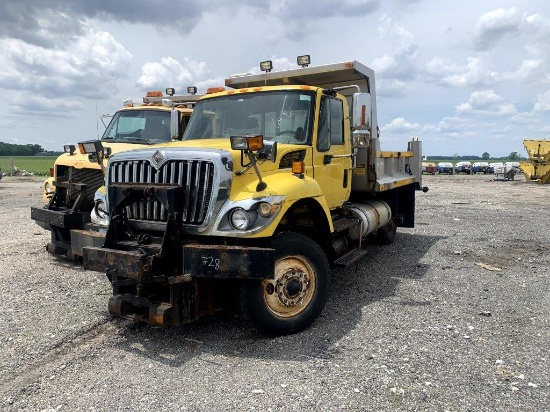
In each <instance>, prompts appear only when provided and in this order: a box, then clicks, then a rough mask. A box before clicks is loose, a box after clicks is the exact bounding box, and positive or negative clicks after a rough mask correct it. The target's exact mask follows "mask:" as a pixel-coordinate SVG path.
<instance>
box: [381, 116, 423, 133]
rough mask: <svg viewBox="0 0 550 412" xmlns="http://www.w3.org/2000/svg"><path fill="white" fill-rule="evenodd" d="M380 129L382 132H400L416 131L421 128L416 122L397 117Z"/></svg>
mask: <svg viewBox="0 0 550 412" xmlns="http://www.w3.org/2000/svg"><path fill="white" fill-rule="evenodd" d="M380 129H381V130H382V131H383V132H389V133H396V134H402V133H409V132H415V131H418V130H420V129H421V126H420V125H419V124H418V123H411V122H408V121H407V120H405V119H404V118H403V117H397V118H395V119H393V120H392V121H391V122H390V123H388V124H386V125H385V126H382V127H381V128H380Z"/></svg>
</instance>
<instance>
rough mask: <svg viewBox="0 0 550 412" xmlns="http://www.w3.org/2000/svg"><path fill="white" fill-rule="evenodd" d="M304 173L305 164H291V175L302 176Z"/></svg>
mask: <svg viewBox="0 0 550 412" xmlns="http://www.w3.org/2000/svg"><path fill="white" fill-rule="evenodd" d="M305 172H306V164H305V163H304V162H292V174H295V175H303V174H304V173H305Z"/></svg>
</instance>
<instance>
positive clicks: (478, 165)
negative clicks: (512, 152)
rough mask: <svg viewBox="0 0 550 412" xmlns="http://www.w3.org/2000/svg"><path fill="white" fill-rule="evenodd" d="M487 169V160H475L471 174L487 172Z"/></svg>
mask: <svg viewBox="0 0 550 412" xmlns="http://www.w3.org/2000/svg"><path fill="white" fill-rule="evenodd" d="M487 169H489V163H487V162H475V163H474V164H473V165H472V174H474V175H475V174H476V173H484V174H487V173H488V170H487Z"/></svg>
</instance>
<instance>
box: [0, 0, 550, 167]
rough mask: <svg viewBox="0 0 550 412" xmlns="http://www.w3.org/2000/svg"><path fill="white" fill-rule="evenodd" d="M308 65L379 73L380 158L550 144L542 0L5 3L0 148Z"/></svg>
mask: <svg viewBox="0 0 550 412" xmlns="http://www.w3.org/2000/svg"><path fill="white" fill-rule="evenodd" d="M302 54H309V55H311V60H312V65H322V64H328V63H336V62H344V61H352V60H357V61H359V62H361V63H363V64H364V65H366V66H368V67H370V68H372V69H373V70H374V71H375V77H376V88H377V91H376V92H377V106H378V124H379V125H380V129H381V136H380V139H381V146H382V149H383V150H405V149H406V146H407V141H409V140H410V139H411V138H412V137H418V138H419V139H420V140H422V142H423V143H422V144H423V154H424V155H425V156H428V158H429V156H430V155H432V156H435V155H460V156H464V155H478V156H481V155H482V154H483V153H485V152H487V153H489V154H490V155H491V156H493V157H501V156H507V155H509V154H510V153H511V152H518V153H519V154H520V155H522V156H524V157H525V156H526V152H525V149H524V148H523V140H524V139H544V138H546V139H548V135H549V134H550V2H548V1H547V0H522V1H519V0H515V1H507V0H499V1H493V0H483V1H480V0H463V1H461V2H449V1H440V0H439V1H438V0H384V1H383V0H312V1H310V0H254V1H252V0H232V1H227V0H174V1H171V2H169V1H165V0H163V1H159V0H131V1H130V0H117V1H108V0H94V1H89V0H48V1H43V0H25V1H21V0H17V1H12V0H2V1H1V2H0V62H1V64H0V93H1V96H2V98H1V99H0V141H3V142H6V143H17V144H40V145H41V146H42V147H43V148H44V149H46V150H61V149H62V146H63V145H64V144H69V143H72V144H74V143H77V142H78V141H82V140H89V139H94V138H97V136H98V133H99V134H100V133H101V132H102V130H103V128H104V127H103V126H102V124H101V122H100V121H99V120H98V117H99V116H100V115H103V114H112V113H114V112H115V111H116V110H117V109H118V108H120V107H121V106H122V102H123V100H125V99H133V100H134V101H141V99H142V97H143V96H144V95H145V92H146V91H148V90H165V89H166V87H174V88H175V89H176V93H177V94H178V93H180V94H183V93H185V91H186V89H187V87H188V86H193V85H194V86H197V87H198V89H199V93H201V92H203V93H204V91H205V90H206V88H207V87H211V86H223V85H224V79H225V78H226V77H228V76H230V75H231V74H235V73H243V72H253V73H257V72H259V62H260V61H262V60H272V61H273V65H274V70H275V71H277V70H285V69H291V68H296V67H297V66H296V56H298V55H302Z"/></svg>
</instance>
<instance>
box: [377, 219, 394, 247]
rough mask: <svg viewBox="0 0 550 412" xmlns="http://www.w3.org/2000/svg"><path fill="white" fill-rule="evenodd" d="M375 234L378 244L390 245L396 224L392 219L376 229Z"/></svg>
mask: <svg viewBox="0 0 550 412" xmlns="http://www.w3.org/2000/svg"><path fill="white" fill-rule="evenodd" d="M376 234H377V240H378V243H379V244H380V245H391V244H392V243H393V242H394V240H395V236H396V235H397V225H396V224H395V223H394V222H393V221H390V222H389V223H388V224H386V225H385V226H382V227H381V228H380V229H378V231H377V232H376Z"/></svg>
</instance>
